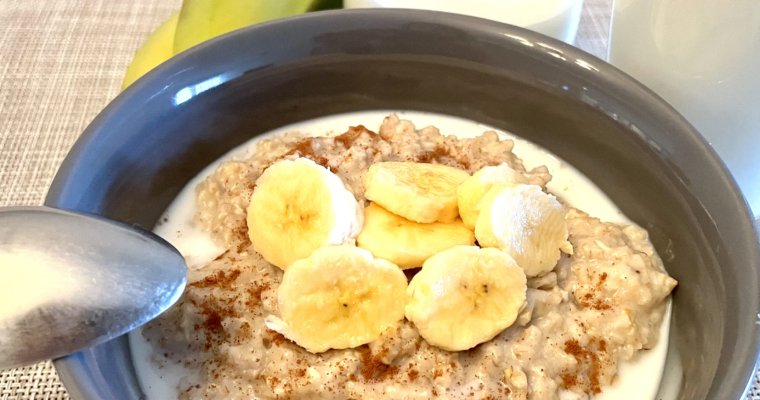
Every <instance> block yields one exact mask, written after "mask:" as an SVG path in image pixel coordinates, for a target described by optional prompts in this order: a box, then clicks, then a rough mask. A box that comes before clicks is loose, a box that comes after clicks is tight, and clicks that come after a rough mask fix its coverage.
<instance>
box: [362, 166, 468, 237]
mask: <svg viewBox="0 0 760 400" xmlns="http://www.w3.org/2000/svg"><path fill="white" fill-rule="evenodd" d="M469 176H470V175H469V174H468V173H467V171H464V170H462V169H459V168H454V167H449V166H447V165H440V164H426V163H415V162H381V163H376V164H373V165H372V166H371V167H370V168H369V171H367V176H366V181H365V183H366V188H367V190H366V192H365V194H364V195H365V196H366V197H367V199H368V200H372V201H374V202H376V203H377V204H379V205H381V206H383V208H385V209H386V210H388V211H390V212H392V213H394V214H396V215H400V216H402V217H404V218H406V219H408V220H411V221H414V222H421V223H429V222H452V221H454V220H455V219H456V217H457V215H458V210H457V186H459V185H460V184H461V183H462V182H463V181H464V180H465V179H467V178H468V177H469Z"/></svg>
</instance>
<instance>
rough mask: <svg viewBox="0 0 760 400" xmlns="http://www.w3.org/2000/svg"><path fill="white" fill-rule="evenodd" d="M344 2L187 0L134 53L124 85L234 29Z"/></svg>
mask: <svg viewBox="0 0 760 400" xmlns="http://www.w3.org/2000/svg"><path fill="white" fill-rule="evenodd" d="M342 6H343V2H342V0H184V1H183V3H182V8H181V9H180V11H179V12H178V13H176V14H174V15H172V16H171V17H170V18H169V19H167V20H166V21H165V22H164V23H163V24H161V26H159V27H158V29H156V30H155V31H154V32H153V33H152V34H151V35H150V36H149V37H148V39H147V40H146V41H145V44H143V47H142V48H140V49H139V50H138V51H137V52H136V53H135V56H134V57H133V59H132V62H131V63H130V65H129V66H128V67H127V71H126V73H125V75H124V81H123V82H122V85H121V88H122V90H123V89H126V88H127V87H128V86H129V85H131V84H132V83H133V82H134V81H136V80H137V79H139V78H140V77H141V76H143V75H145V74H146V73H147V72H148V71H150V70H152V69H153V68H155V67H157V66H158V65H160V64H161V63H163V62H164V61H166V60H168V59H169V58H171V57H172V56H174V55H175V54H178V53H180V52H182V51H184V50H186V49H188V48H190V47H192V46H195V45H196V44H199V43H201V42H204V41H206V40H209V39H212V38H214V37H216V36H219V35H222V34H224V33H227V32H230V31H232V30H235V29H238V28H242V27H245V26H248V25H252V24H256V23H259V22H264V21H268V20H272V19H276V18H282V17H287V16H290V15H295V14H300V13H304V12H309V11H319V10H326V9H334V8H341V7H342Z"/></svg>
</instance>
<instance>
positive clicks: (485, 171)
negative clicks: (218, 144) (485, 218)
mask: <svg viewBox="0 0 760 400" xmlns="http://www.w3.org/2000/svg"><path fill="white" fill-rule="evenodd" d="M519 183H528V179H527V178H525V176H523V174H521V173H519V172H517V171H515V170H513V169H512V168H511V167H510V166H509V164H507V163H501V164H499V165H494V166H488V167H483V168H481V169H480V170H478V171H477V172H475V173H474V174H472V176H471V177H469V178H467V179H466V180H465V181H464V182H462V184H461V185H459V187H458V188H457V204H458V205H459V215H460V216H461V217H462V221H463V222H464V226H466V227H467V228H469V229H475V223H476V222H477V220H478V215H480V201H481V200H483V196H485V195H486V193H488V191H489V190H490V189H491V188H492V187H494V186H495V185H504V186H511V185H516V184H519Z"/></svg>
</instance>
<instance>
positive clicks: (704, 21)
mask: <svg viewBox="0 0 760 400" xmlns="http://www.w3.org/2000/svg"><path fill="white" fill-rule="evenodd" d="M611 34H612V37H611V40H610V62H611V63H612V64H614V65H615V66H617V67H619V68H620V69H622V70H623V71H625V72H627V73H628V74H630V75H631V76H633V77H634V78H636V79H638V80H639V81H641V82H642V83H644V84H645V85H647V86H648V87H650V88H651V89H652V90H654V91H655V92H657V94H659V95H660V96H662V97H663V98H664V99H665V100H667V101H668V102H669V103H670V104H672V105H673V106H674V107H675V108H676V109H677V110H678V111H679V112H681V114H683V115H684V117H686V119H687V120H689V122H691V123H692V124H693V125H694V126H695V127H696V128H697V130H699V131H700V132H701V133H702V134H703V135H704V136H705V138H706V139H707V141H708V142H710V144H711V145H712V146H713V148H715V150H716V151H717V152H718V154H719V155H720V156H721V158H722V159H723V161H724V162H725V163H726V165H727V166H728V168H729V170H731V172H732V174H733V175H734V178H736V181H737V182H738V183H739V186H740V187H741V189H742V191H743V192H744V195H745V197H746V198H747V200H748V202H749V203H750V206H751V207H752V209H753V212H754V214H755V217H756V218H758V217H760V0H730V1H725V0H724V1H720V0H616V1H615V5H614V11H613V19H612V30H611Z"/></svg>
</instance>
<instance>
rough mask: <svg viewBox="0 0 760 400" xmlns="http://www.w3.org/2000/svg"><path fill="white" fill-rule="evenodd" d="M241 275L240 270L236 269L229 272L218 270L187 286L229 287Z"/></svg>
mask: <svg viewBox="0 0 760 400" xmlns="http://www.w3.org/2000/svg"><path fill="white" fill-rule="evenodd" d="M239 276H240V270H239V269H235V270H232V271H229V273H227V272H226V271H221V270H220V271H216V273H215V274H213V275H209V276H207V277H205V278H203V279H202V280H199V281H196V282H193V283H191V284H189V285H187V286H190V287H196V288H207V287H212V286H213V287H229V286H230V284H231V283H232V282H234V281H235V280H236V279H237V278H238V277H239Z"/></svg>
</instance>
